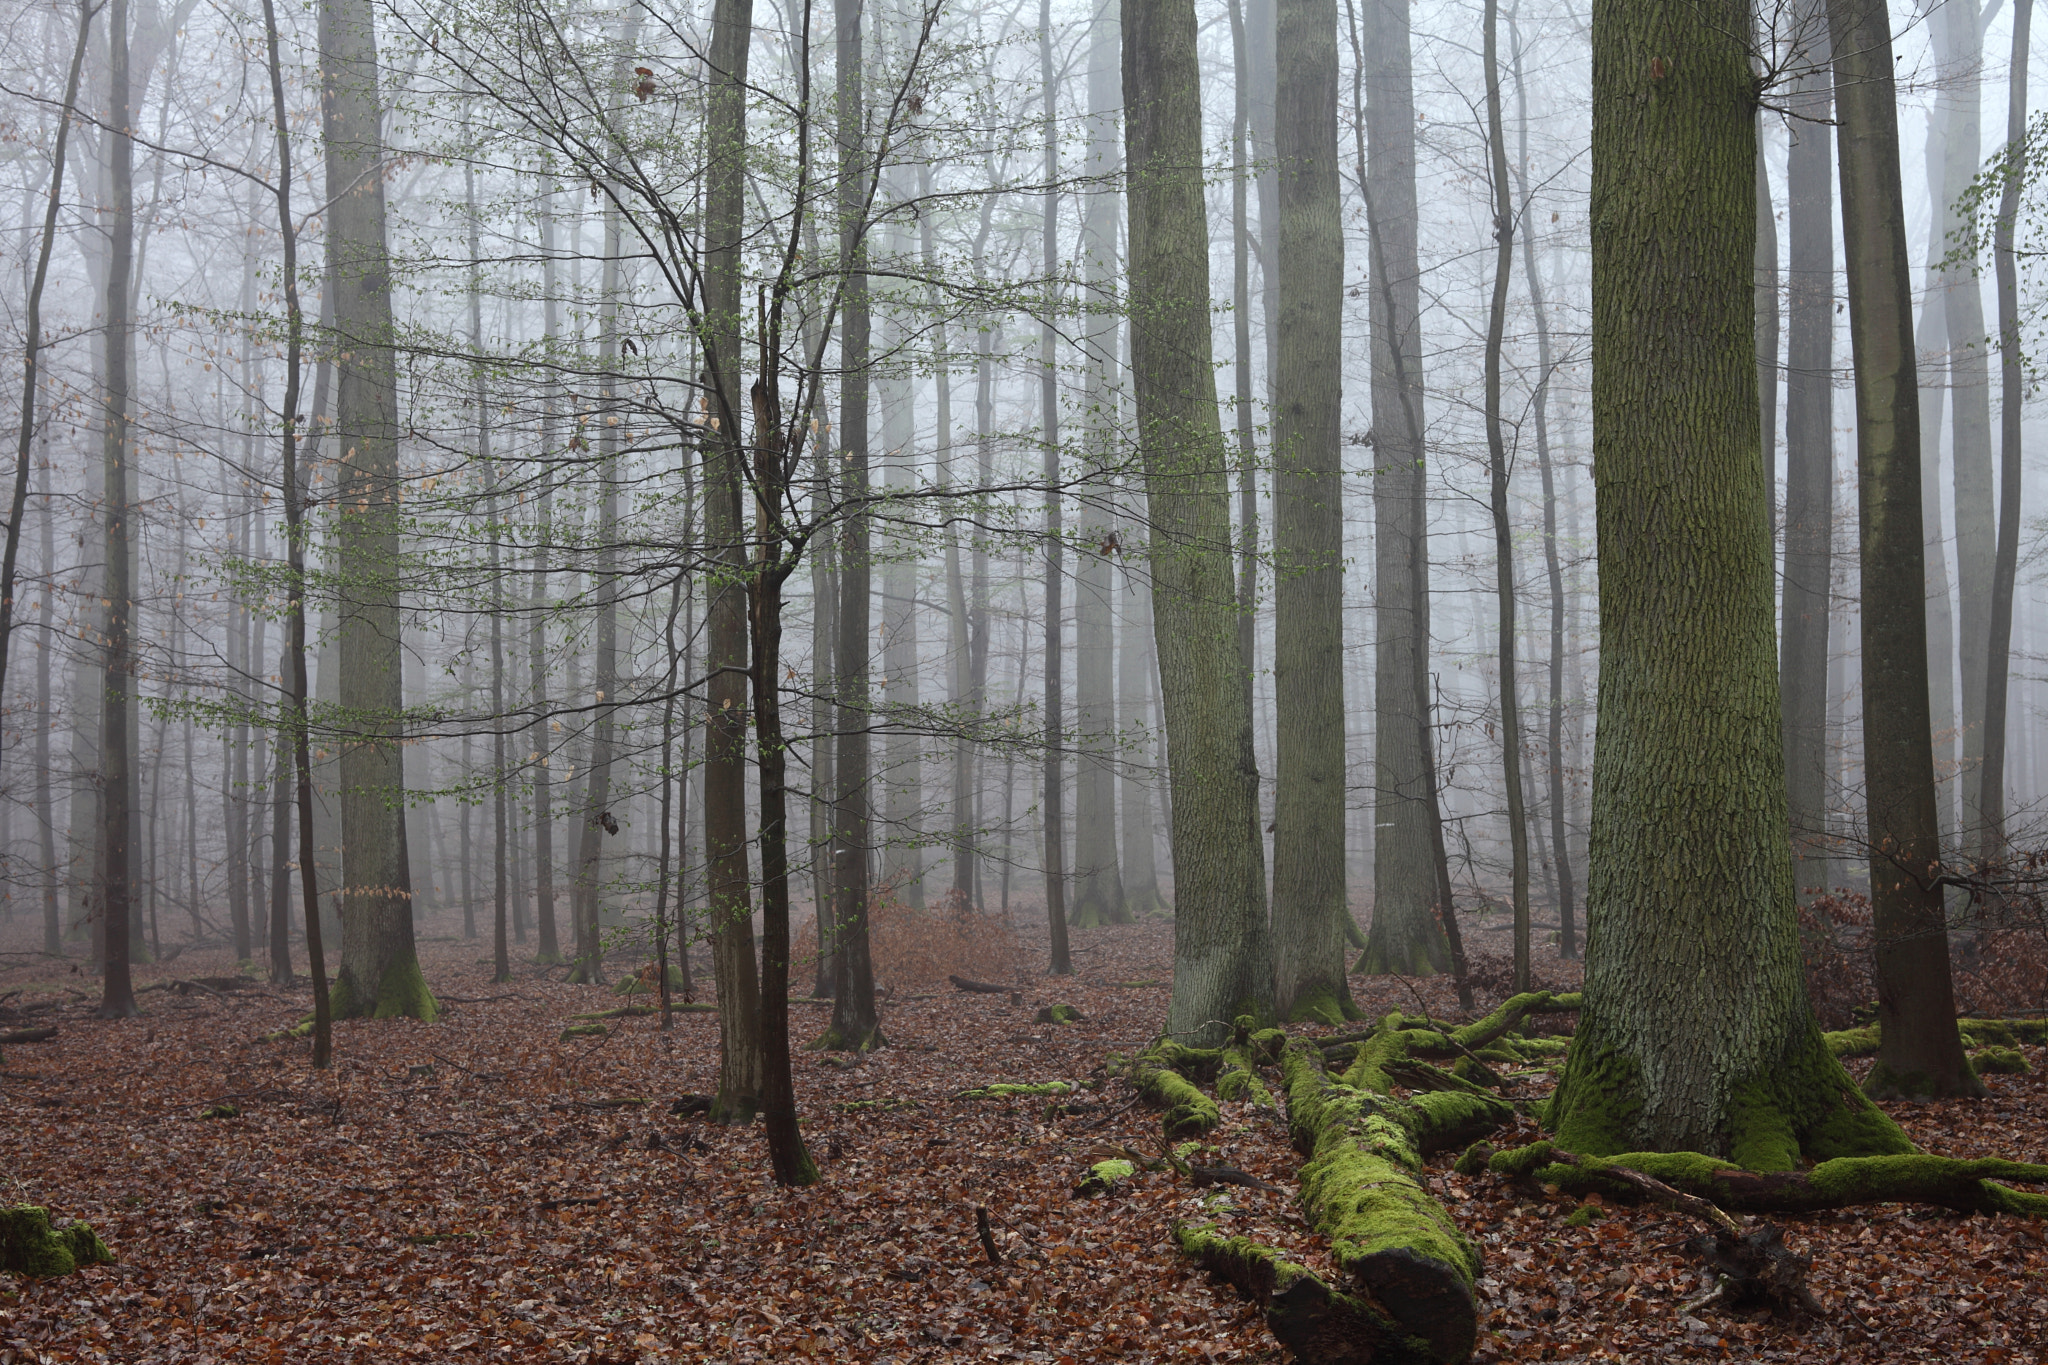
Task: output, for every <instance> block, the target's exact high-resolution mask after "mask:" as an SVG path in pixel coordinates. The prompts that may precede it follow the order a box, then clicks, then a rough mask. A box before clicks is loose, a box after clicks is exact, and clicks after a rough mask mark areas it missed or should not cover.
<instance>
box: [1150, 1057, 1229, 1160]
mask: <svg viewBox="0 0 2048 1365" xmlns="http://www.w3.org/2000/svg"><path fill="white" fill-rule="evenodd" d="M1222 1064H1223V1049H1221V1048H1213V1047H1187V1046H1185V1045H1184V1044H1181V1043H1176V1042H1174V1041H1172V1040H1171V1039H1167V1038H1162V1039H1160V1040H1159V1041H1158V1042H1156V1043H1154V1044H1153V1045H1152V1046H1151V1047H1149V1048H1146V1049H1145V1050H1144V1051H1143V1052H1141V1053H1139V1054H1138V1055H1137V1057H1136V1058H1135V1059H1134V1060H1133V1061H1132V1062H1131V1069H1130V1072H1129V1076H1130V1081H1131V1084H1132V1085H1133V1086H1134V1087H1135V1088H1136V1089H1137V1092H1138V1094H1139V1096H1140V1097H1142V1098H1143V1099H1144V1100H1145V1101H1146V1102H1147V1103H1150V1104H1153V1105H1156V1106H1157V1107H1159V1108H1161V1109H1164V1110H1165V1111H1166V1112H1165V1113H1164V1114H1163V1115H1161V1116H1160V1120H1159V1122H1160V1127H1161V1128H1162V1129H1164V1131H1165V1133H1166V1136H1167V1137H1168V1138H1181V1137H1199V1136H1201V1135H1202V1134H1203V1133H1206V1132H1208V1131H1209V1130H1210V1129H1211V1128H1214V1127H1215V1126H1216V1124H1217V1123H1218V1121H1219V1120H1220V1118H1221V1115H1220V1114H1219V1113H1218V1112H1217V1109H1216V1101H1214V1100H1212V1099H1210V1098H1209V1097H1208V1096H1207V1095H1205V1094H1203V1093H1202V1089H1201V1086H1200V1085H1199V1084H1197V1082H1198V1081H1205V1080H1209V1079H1211V1078H1213V1077H1214V1076H1215V1075H1216V1072H1217V1070H1218V1068H1219V1067H1221V1066H1222Z"/></svg>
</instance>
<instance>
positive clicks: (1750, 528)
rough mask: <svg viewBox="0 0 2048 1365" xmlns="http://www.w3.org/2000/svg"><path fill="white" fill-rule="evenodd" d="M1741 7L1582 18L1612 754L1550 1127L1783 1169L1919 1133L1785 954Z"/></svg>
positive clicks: (1591, 1148) (1687, 6)
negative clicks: (1873, 1083) (1851, 1073)
mask: <svg viewBox="0 0 2048 1365" xmlns="http://www.w3.org/2000/svg"><path fill="white" fill-rule="evenodd" d="M1747 22H1748V20H1747V5H1746V4H1745V3H1744V0H1598V3H1596V5H1595V6H1594V9H1593V141H1592V177H1593V178H1592V221H1593V233H1592V242H1593V258H1592V265H1593V335H1592V343H1593V353H1592V361H1593V458H1594V462H1595V467H1596V468H1597V469H1599V470H1600V482H1599V484H1598V487H1597V492H1598V502H1597V514H1598V519H1599V536H1600V546H1601V551H1602V556H1601V566H1600V567H1601V573H1600V608H1601V645H1602V654H1601V681H1600V716H1599V725H1600V746H1599V751H1598V753H1597V754H1596V756H1595V759H1594V764H1595V770H1594V781H1593V833H1592V866H1591V872H1590V880H1589V885H1588V888H1587V893H1588V894H1587V903H1586V913H1587V928H1588V942H1587V953H1586V988H1585V997H1586V1004H1585V1009H1584V1011H1583V1012H1582V1014H1581V1017H1580V1021H1579V1028H1578V1033H1577V1035H1576V1037H1575V1038H1574V1040H1573V1043H1572V1050H1571V1055H1570V1058H1569V1059H1568V1061H1567V1062H1566V1067H1565V1075H1564V1077H1563V1079H1562V1081H1561V1082H1560V1083H1559V1086H1558V1090H1557V1093H1556V1095H1555V1097H1554V1098H1553V1100H1552V1101H1551V1106H1550V1114H1549V1118H1550V1120H1551V1122H1552V1123H1553V1125H1554V1126H1555V1128H1556V1130H1557V1136H1558V1142H1559V1145H1561V1146H1564V1147H1568V1148H1569V1149H1571V1150H1572V1151H1578V1152H1593V1153H1602V1154H1605V1153H1612V1152H1624V1151H1644V1150H1691V1151H1698V1152H1704V1153H1708V1154H1713V1155H1723V1156H1729V1157H1731V1158H1732V1159H1733V1160H1735V1161H1736V1162H1738V1163H1740V1164H1742V1165H1744V1166H1747V1167H1750V1168H1751V1169H1755V1170H1788V1169H1791V1168H1793V1167H1794V1166H1795V1165H1796V1164H1797V1163H1798V1162H1799V1161H1800V1160H1801V1159H1802V1158H1805V1159H1812V1160H1819V1159H1823V1158H1826V1157H1833V1156H1841V1155H1849V1154H1870V1153H1879V1152H1897V1151H1905V1150H1908V1149H1909V1144H1908V1143H1907V1142H1906V1140H1905V1138H1904V1136H1903V1135H1902V1134H1901V1133H1900V1132H1899V1130H1898V1128H1897V1127H1896V1126H1895V1125H1893V1124H1892V1123H1891V1121H1890V1120H1889V1119H1887V1118H1885V1117H1884V1116H1883V1115H1882V1114H1881V1113H1879V1112H1878V1111H1877V1110H1876V1109H1875V1108H1874V1107H1873V1106H1872V1105H1870V1103H1869V1102H1868V1101H1867V1100H1864V1099H1863V1098H1862V1097H1861V1095H1860V1094H1858V1092H1857V1091H1856V1090H1855V1089H1854V1087H1853V1084H1852V1083H1851V1082H1850V1081H1849V1080H1848V1077H1847V1074H1846V1073H1845V1072H1844V1071H1843V1070H1842V1068H1841V1066H1840V1064H1839V1063H1838V1062H1836V1061H1835V1060H1834V1059H1833V1057H1831V1056H1830V1055H1829V1053H1828V1052H1827V1049H1826V1048H1825V1047H1824V1046H1823V1044H1822V1042H1821V1038H1820V1030H1819V1028H1818V1026H1817V1025H1816V1024H1815V1023H1814V1019H1813V1012H1812V1010H1811V1008H1810V1007H1809V1005H1808V1003H1807V999H1806V988H1805V982H1804V979H1803V977H1802V975H1801V971H1800V959H1799V936H1798V922H1797V918H1796V914H1795V909H1794V902H1793V895H1792V868H1791V850H1790V848H1789V847H1788V845H1787V843H1786V840H1785V828H1786V825H1785V806H1784V800H1785V797H1784V791H1785V786H1784V783H1785V773H1784V756H1783V750H1782V748H1781V746H1780V741H1779V734H1778V714H1779V713H1778V695H1777V670H1776V666H1775V665H1776V658H1775V655H1776V650H1775V641H1774V639H1773V631H1772V629H1771V617H1772V606H1773V603H1772V591H1771V587H1772V585H1771V578H1772V556H1771V547H1770V539H1769V530H1768V527H1767V525H1766V521H1765V516H1764V498H1765V489H1764V480H1763V474H1764V471H1763V461H1762V459H1761V458H1760V454H1759V450H1758V425H1757V418H1756V414H1757V399H1756V391H1755V388H1754V385H1755V383H1756V358H1755V349H1754V344H1755V327H1756V319H1755V311H1754V307H1753V303H1752V299H1751V290H1750V287H1749V286H1750V284H1751V272H1752V270H1753V268H1754V247H1755V232H1756V217H1755V199H1754V192H1755V166H1756V121H1755V101H1756V89H1757V87H1756V80H1755V77H1754V75H1753V74H1752V73H1751V71H1750V66H1749V58H1748V53H1747V51H1746V44H1745V42H1744V38H1743V35H1744V34H1745V33H1746V31H1747ZM1857 41H1858V42H1859V43H1861V42H1862V41H1864V40H1863V39H1862V38H1861V37H1860V36H1859V38H1858V39H1857ZM1843 50H1844V43H1843V41H1842V39H1841V38H1840V37H1839V36H1838V37H1837V41H1836V51H1837V52H1838V53H1839V52H1842V51H1843ZM1884 65H1885V67H1886V68H1887V70H1888V69H1889V66H1890V63H1889V61H1888V60H1887V61H1886V62H1885V63H1884ZM1847 197H1848V196H1847V195H1846V194H1845V196H1844V198H1845V202H1846V200H1847ZM1707 585H1711V590H1705V589H1706V588H1707Z"/></svg>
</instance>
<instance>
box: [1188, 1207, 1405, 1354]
mask: <svg viewBox="0 0 2048 1365" xmlns="http://www.w3.org/2000/svg"><path fill="white" fill-rule="evenodd" d="M1173 1238H1174V1241H1175V1243H1176V1244H1177V1245H1178V1246H1179V1247H1180V1250H1181V1254H1182V1255H1185V1256H1187V1257H1188V1258H1189V1259H1191V1260H1193V1261H1194V1262H1195V1263H1196V1264H1197V1265H1200V1266H1201V1267H1202V1268H1203V1269H1204V1270H1206V1271H1208V1272H1209V1273H1210V1274H1212V1275H1215V1276H1217V1277H1218V1278H1220V1279H1222V1280H1225V1281H1227V1282H1229V1283H1230V1284H1231V1285H1232V1286H1233V1287H1234V1288H1236V1289H1237V1291H1238V1292H1239V1293H1240V1294H1242V1295H1244V1297H1245V1298H1247V1299H1249V1300H1251V1301H1252V1302H1253V1303H1256V1304H1258V1305H1260V1306H1261V1307H1262V1308H1264V1309H1265V1310H1266V1325H1267V1326H1268V1327H1269V1328H1270V1329H1271V1330H1272V1333H1273V1335H1274V1337H1276V1338H1277V1339H1278V1340H1279V1342H1280V1344H1281V1345H1282V1346H1284V1347H1286V1348H1287V1350H1288V1351H1289V1352H1290V1353H1291V1354H1292V1355H1293V1357H1294V1358H1295V1359H1296V1360H1299V1361H1308V1362H1314V1361H1324V1360H1329V1361H1338V1360H1345V1361H1367V1360H1370V1361H1372V1362H1374V1365H1438V1362H1439V1361H1440V1360H1441V1359H1442V1357H1440V1356H1439V1355H1438V1353H1437V1352H1436V1351H1434V1350H1432V1349H1431V1345H1430V1343H1429V1342H1427V1341H1424V1340H1423V1339H1422V1338H1420V1337H1417V1336H1413V1335H1411V1334H1409V1333H1408V1332H1406V1331H1404V1330H1403V1329H1402V1327H1401V1325H1400V1324H1399V1323H1398V1322H1396V1321H1395V1320H1394V1319H1393V1318H1391V1317H1389V1316H1388V1315H1387V1313H1386V1311H1385V1310H1384V1309H1383V1308H1382V1307H1381V1306H1380V1305H1379V1304H1377V1303H1374V1302H1373V1301H1372V1300H1370V1299H1368V1298H1364V1297H1362V1296H1359V1295H1355V1294H1347V1293H1345V1292H1343V1291H1342V1290H1339V1289H1333V1288H1331V1287H1330V1286H1329V1285H1328V1284H1326V1283H1325V1282H1324V1281H1323V1279H1322V1277H1321V1276H1319V1275H1317V1274H1316V1273H1315V1272H1314V1271H1312V1270H1310V1269H1308V1268H1307V1267H1306V1266H1301V1265H1297V1264H1295V1263H1294V1262H1292V1261H1289V1260H1287V1259H1285V1258H1284V1257H1282V1256H1281V1255H1280V1254H1279V1253H1278V1252H1276V1251H1274V1250H1273V1249H1272V1248H1271V1247H1267V1246H1264V1245H1261V1244H1260V1243H1258V1242H1254V1241H1253V1240H1251V1239H1250V1238H1249V1237H1224V1236H1223V1235H1222V1234H1220V1233H1219V1232H1217V1231H1216V1230H1215V1229H1214V1228H1213V1227H1201V1228H1193V1227H1189V1226H1187V1225H1185V1224H1182V1223H1175V1224H1174V1225H1173Z"/></svg>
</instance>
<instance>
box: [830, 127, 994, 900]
mask: <svg viewBox="0 0 2048 1365" xmlns="http://www.w3.org/2000/svg"><path fill="white" fill-rule="evenodd" d="M917 174H918V182H917V192H918V197H919V198H920V199H929V198H930V197H931V193H932V167H931V162H930V161H929V160H927V161H925V162H924V163H923V164H922V165H920V166H919V167H918V173H917ZM932 219H933V215H932V214H929V213H925V214H920V215H918V255H919V257H920V259H921V261H922V263H923V266H924V269H925V271H926V274H927V275H928V276H929V277H930V278H931V279H933V280H937V279H938V278H939V271H940V265H939V256H938V249H939V243H938V231H937V225H936V224H935V223H934V222H933V221H932ZM927 302H928V306H929V307H930V308H931V310H932V314H933V316H934V318H935V319H936V320H935V321H934V323H933V332H932V350H933V360H934V364H933V366H932V380H933V385H932V387H933V392H932V411H933V415H934V417H935V419H936V420H935V429H936V435H935V439H934V442H933V444H934V445H935V446H936V451H935V454H936V456H937V461H938V487H939V491H940V493H941V494H942V495H943V494H950V493H951V492H952V491H953V489H954V488H955V487H956V486H957V483H958V481H957V480H956V479H955V477H954V472H955V469H956V464H955V461H957V460H958V458H959V453H958V452H959V447H958V446H956V445H955V444H954V439H953V437H954V431H953V358H952V353H951V351H950V349H949V341H948V337H947V333H946V323H945V318H944V313H943V307H942V304H943V300H942V299H941V298H940V296H939V291H938V288H937V286H936V285H933V286H932V287H931V289H930V292H929V295H928V300H927ZM805 349H806V350H807V351H808V350H809V349H810V347H809V346H806V348H805ZM940 505H941V507H942V508H943V509H944V517H945V523H946V526H945V532H944V537H943V543H942V546H941V556H942V561H943V562H942V565H941V569H942V572H943V573H944V586H945V592H946V709H947V711H948V713H949V714H950V715H951V716H952V717H953V725H954V734H953V755H952V757H953V762H952V781H951V790H950V792H949V793H948V804H949V805H950V806H951V807H952V818H951V819H950V820H949V821H948V824H950V826H951V827H952V828H951V836H950V839H949V842H950V843H951V844H952V846H953V885H952V887H951V891H950V894H951V895H952V896H953V897H955V898H956V899H957V902H958V904H959V905H960V906H961V907H962V908H963V909H964V908H966V907H970V906H972V905H973V904H974V825H975V816H974V730H975V726H974V722H973V719H972V718H971V717H972V712H971V707H970V702H969V691H970V684H969V681H968V677H969V665H970V659H969V653H970V647H969V644H968V621H967V578H966V575H965V573H964V572H963V571H962V566H961V563H960V527H959V522H958V521H957V520H956V518H957V516H958V515H959V512H960V508H959V506H958V505H957V504H955V503H953V502H952V501H951V500H950V499H948V500H946V501H943V502H942V503H941V504H940Z"/></svg>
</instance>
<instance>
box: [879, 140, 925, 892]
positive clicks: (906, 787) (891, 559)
mask: <svg viewBox="0 0 2048 1365" xmlns="http://www.w3.org/2000/svg"><path fill="white" fill-rule="evenodd" d="M904 174H906V172H905V171H904V170H903V169H901V168H891V170H890V171H889V172H888V173H887V174H885V176H884V181H885V183H886V184H887V194H888V197H889V199H890V200H892V201H893V202H895V203H898V204H900V203H902V202H903V201H904V200H907V199H909V198H911V195H910V193H909V189H908V186H907V185H905V184H904V183H902V179H901V178H902V176H903V175H904ZM909 250H910V240H909V234H908V233H907V232H905V231H904V228H903V225H902V221H901V219H900V218H893V217H892V218H891V219H890V221H889V223H888V226H887V227H886V228H885V229H884V231H883V233H882V254H883V257H884V261H885V268H886V269H889V270H892V271H895V270H902V269H905V268H906V267H907V265H908V261H907V257H908V255H909ZM914 326H915V324H913V323H912V322H911V321H910V319H909V318H908V317H907V316H905V315H904V314H903V313H901V312H900V311H899V310H896V309H893V308H891V309H885V310H884V313H883V343H882V345H883V354H884V355H887V356H891V357H892V358H891V360H890V362H889V363H888V364H887V366H886V367H885V368H884V369H883V371H882V374H881V377H880V380H879V382H878V385H877V388H878V390H879V392H878V393H877V394H876V395H875V396H876V400H877V401H878V402H879V403H880V405H881V409H882V487H883V489H884V490H885V492H886V495H887V496H888V497H890V498H891V499H892V500H895V503H896V507H897V509H898V510H897V511H896V512H895V514H894V515H892V516H891V518H890V521H891V522H897V521H898V519H899V518H901V517H903V516H905V514H906V510H907V509H906V508H905V506H904V502H903V499H905V498H908V497H910V496H912V495H913V494H914V492H915V490H916V487H917V472H916V466H917V381H916V380H915V378H914V377H913V376H912V374H911V369H910V365H909V363H908V357H907V355H905V354H904V352H905V351H906V350H907V349H908V347H909V346H910V345H911V344H913V340H914ZM884 554H885V555H886V558H885V559H884V560H883V563H882V707H883V713H884V714H885V715H886V716H887V721H886V725H887V732H886V737H885V738H884V739H883V741H882V820H883V824H884V826H885V828H886V829H887V831H888V833H887V836H886V838H885V840H884V842H883V845H882V885H883V888H884V890H885V894H886V895H888V896H889V897H890V898H892V899H894V900H896V901H900V902H901V903H903V904H904V905H909V906H914V907H916V908H917V909H920V910H922V909H923V908H924V849H923V847H922V846H921V844H920V840H919V829H918V826H919V823H920V819H921V816H922V814H923V806H924V783H923V781H922V776H923V772H922V770H923V767H924V752H923V750H924V744H923V740H924V735H923V728H924V727H923V725H922V723H921V722H920V721H919V719H918V715H917V703H918V649H917V626H918V621H917V618H918V585H917V578H918V558H919V555H918V541H917V538H916V537H915V536H912V535H904V534H900V533H898V534H891V535H890V536H889V537H888V539H887V541H886V543H885V545H884Z"/></svg>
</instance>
